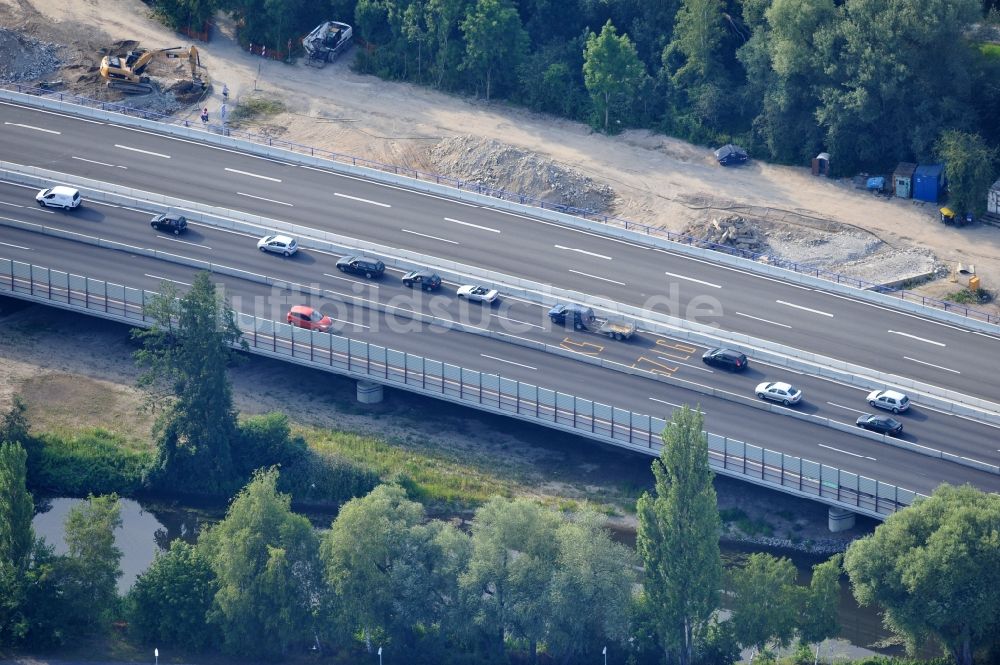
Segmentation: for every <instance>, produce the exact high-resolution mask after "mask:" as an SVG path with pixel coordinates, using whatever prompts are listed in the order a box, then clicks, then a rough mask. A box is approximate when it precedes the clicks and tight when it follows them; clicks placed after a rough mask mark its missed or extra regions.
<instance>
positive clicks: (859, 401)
mask: <svg viewBox="0 0 1000 665" xmlns="http://www.w3.org/2000/svg"><path fill="white" fill-rule="evenodd" d="M32 197H33V193H32V192H31V191H30V190H27V189H25V188H22V187H16V186H10V185H2V186H0V208H3V210H4V212H5V213H6V214H5V215H3V216H4V217H8V218H12V219H21V220H24V221H30V222H34V223H39V224H45V225H48V226H56V227H61V228H67V229H73V230H76V231H78V232H80V233H85V234H89V235H99V236H101V237H104V238H108V239H112V240H116V241H119V242H125V243H129V244H134V245H137V246H144V247H155V248H157V249H161V250H165V251H169V252H171V253H175V254H182V255H185V256H190V257H193V258H202V259H206V260H209V259H210V260H213V261H216V262H219V263H224V264H226V265H229V266H231V267H234V268H240V269H244V270H248V271H252V272H256V273H266V274H268V275H270V276H272V277H275V278H277V279H286V280H288V282H289V283H290V284H294V283H299V284H302V283H305V284H309V285H311V286H315V287H318V288H321V289H323V293H324V295H323V297H316V296H303V295H301V293H300V292H299V291H298V290H297V289H296V288H294V287H290V288H271V287H268V286H266V285H263V284H259V283H255V282H251V281H246V280H241V279H236V278H231V277H228V276H222V275H216V276H215V279H216V281H217V283H219V284H221V285H222V286H223V288H224V289H225V292H226V294H227V295H228V296H229V298H230V299H231V302H232V303H233V305H234V307H236V308H237V309H239V310H240V311H244V312H247V313H252V314H255V315H257V316H264V317H266V318H271V319H276V320H282V319H283V318H284V313H285V312H286V311H287V308H288V306H289V305H292V304H310V305H313V306H317V307H319V308H320V309H321V310H323V311H324V312H326V313H328V314H330V315H331V316H334V317H335V318H336V319H338V321H337V324H338V332H340V333H342V334H346V335H348V336H350V337H354V338H358V339H363V340H365V341H369V342H372V343H375V344H379V345H383V346H387V347H389V348H393V349H397V350H401V351H407V352H411V353H416V354H420V355H424V356H427V357H431V358H434V359H438V360H442V361H445V362H449V363H453V364H456V365H461V366H464V367H468V368H471V369H477V370H480V371H486V372H494V373H499V374H500V375H502V376H504V377H509V378H513V379H517V380H520V381H525V382H528V383H532V384H535V385H540V386H544V387H548V388H552V389H555V390H559V391H563V392H567V393H572V394H576V395H578V396H581V397H585V398H587V399H592V400H595V401H598V402H603V403H607V404H612V405H614V406H618V407H621V408H627V409H631V410H633V411H636V412H639V413H649V414H652V415H659V416H662V417H669V413H670V411H672V410H673V409H674V408H676V407H677V406H679V405H681V404H685V403H687V404H692V403H696V404H699V405H700V406H701V408H702V409H703V410H704V411H705V414H706V428H707V429H708V430H709V431H712V432H715V433H718V434H722V435H725V436H729V437H732V438H735V439H739V440H742V441H746V442H748V443H753V444H756V445H761V446H764V447H767V448H771V449H773V450H779V451H782V452H786V453H789V454H793V455H796V456H800V457H804V458H806V459H810V460H813V461H816V462H821V463H824V464H828V465H830V466H835V467H837V468H841V469H844V470H846V471H851V472H853V473H858V474H860V475H864V476H868V477H873V478H878V479H879V480H882V481H884V482H888V483H892V484H895V485H898V486H901V487H905V488H907V489H912V490H915V491H918V492H922V493H929V492H930V491H932V490H933V488H934V487H936V486H937V485H938V484H939V483H941V482H949V483H963V482H970V483H972V484H974V485H976V486H977V487H980V488H982V489H984V490H988V491H998V490H1000V477H998V476H995V475H993V474H988V473H985V472H980V471H976V470H974V469H970V468H967V467H963V466H960V465H957V464H954V463H951V462H945V461H941V460H936V459H933V458H929V457H925V456H920V455H917V454H914V453H912V452H908V451H905V450H901V449H898V448H894V447H891V446H887V445H885V444H882V443H880V442H876V441H871V440H869V439H867V438H864V437H861V436H856V435H853V434H852V433H850V432H839V431H835V430H832V429H830V428H827V427H823V426H820V425H816V424H813V423H809V422H803V421H800V420H798V419H794V418H791V417H786V416H782V415H780V414H776V413H769V412H767V411H761V410H759V409H755V408H752V407H750V406H748V405H746V404H743V403H739V402H733V401H728V400H723V399H718V398H711V397H708V396H705V395H696V394H693V393H692V392H691V391H690V390H687V389H686V388H684V387H683V385H675V384H671V383H663V382H660V381H654V380H651V379H649V378H645V377H641V376H632V375H627V374H623V373H620V372H614V371H613V370H608V369H602V368H600V367H595V366H592V365H590V364H586V363H581V362H579V361H576V360H574V359H573V358H565V357H561V356H557V355H554V354H550V353H545V352H542V351H538V350H535V349H532V348H527V347H524V346H519V345H515V344H510V343H506V342H501V341H497V340H493V339H490V338H487V337H484V336H481V335H476V334H472V333H468V332H458V331H445V330H442V329H440V328H437V327H428V326H426V325H424V324H420V323H417V322H415V321H413V320H412V319H411V318H410V317H408V316H407V315H406V313H405V311H403V310H405V309H407V308H411V309H418V310H425V311H428V312H431V313H433V314H435V315H436V316H442V317H450V318H452V319H454V320H458V321H463V322H465V323H468V324H469V325H475V326H481V327H497V326H500V327H501V328H502V327H503V326H504V325H510V324H509V321H508V323H505V324H502V321H503V319H501V318H500V317H506V318H507V319H508V320H516V321H517V322H519V323H520V324H521V330H523V332H521V333H519V334H523V336H524V338H525V339H530V340H538V341H545V342H546V343H549V344H552V345H560V346H562V347H563V348H565V349H568V350H575V351H577V352H581V353H584V352H586V353H593V352H594V349H593V348H590V347H587V346H584V345H595V346H601V347H602V348H601V350H600V351H599V352H597V353H599V354H600V355H601V357H606V358H608V359H613V360H617V361H619V362H623V363H629V360H630V359H631V360H633V361H635V362H638V361H639V359H640V358H643V357H647V356H650V355H652V354H653V353H657V354H658V355H659V356H660V357H661V358H666V359H668V360H669V361H670V362H672V363H674V365H673V366H676V371H675V372H674V376H677V377H683V378H685V379H686V380H697V381H698V382H700V383H704V384H711V385H716V386H719V387H724V388H726V389H728V390H732V392H733V393H734V394H742V395H744V396H746V398H747V400H753V399H755V398H754V397H753V396H752V389H753V385H754V384H755V383H756V382H757V381H758V380H762V379H763V378H768V379H773V378H787V377H785V376H774V374H775V373H776V372H778V371H779V370H776V369H774V368H769V367H766V366H764V365H761V364H757V363H754V364H752V366H751V369H750V370H749V371H748V372H747V373H745V374H744V375H732V374H729V373H727V372H721V371H715V370H712V369H710V368H707V367H704V366H702V365H701V363H700V353H701V351H702V349H695V348H692V347H690V346H684V345H683V344H680V343H677V342H675V341H671V340H669V339H667V338H664V337H658V336H652V335H650V334H649V333H640V335H639V337H638V338H637V339H636V340H634V341H633V342H613V341H612V340H608V339H605V338H603V337H600V338H598V337H596V336H593V335H590V334H587V333H582V334H581V333H576V332H574V331H568V330H564V329H561V328H555V329H553V328H552V326H551V325H546V324H547V318H545V316H544V311H543V310H542V309H541V308H539V307H538V306H536V305H533V304H528V303H523V302H518V301H515V300H512V299H509V298H508V299H505V301H504V303H503V304H501V305H499V306H497V307H494V308H490V307H486V306H483V305H479V304H473V303H467V302H464V301H458V300H457V299H456V298H455V297H454V285H452V284H445V285H444V287H443V288H442V290H441V292H439V293H436V294H433V295H430V294H421V293H420V292H419V291H411V290H410V289H406V288H404V287H402V285H401V284H400V282H399V275H398V273H392V272H388V273H387V274H386V276H385V277H384V279H382V280H380V281H379V282H377V283H370V282H367V281H366V280H364V279H363V278H355V277H351V276H345V275H342V274H340V273H338V272H337V271H336V268H335V267H334V264H335V262H336V259H337V258H338V257H336V256H331V255H329V254H326V253H323V252H318V251H315V250H302V251H300V252H299V254H297V255H296V256H293V257H289V258H284V257H281V256H275V255H270V254H268V255H264V254H261V253H260V252H258V251H257V250H256V247H255V240H256V239H255V238H253V237H250V236H245V235H242V234H235V233H231V232H227V231H220V230H218V229H212V228H209V227H205V226H201V225H192V228H191V230H190V231H189V232H188V233H187V234H185V235H184V236H181V237H179V238H175V237H174V236H170V235H165V234H162V233H157V232H155V231H154V230H152V229H151V228H150V227H149V224H148V218H149V215H148V214H146V213H140V212H136V211H132V210H128V209H124V208H118V207H113V206H105V205H99V204H86V205H85V206H84V207H82V208H81V209H78V210H75V211H72V212H69V213H64V212H62V211H50V210H43V209H39V208H36V207H34V205H33V201H32ZM18 206H22V207H18ZM0 255H3V256H6V257H7V258H13V259H16V260H20V261H27V262H32V263H37V264H39V265H45V266H48V267H53V268H58V269H60V270H64V271H67V272H74V273H80V274H86V275H87V276H90V277H94V278H98V279H104V280H108V281H112V282H115V283H121V284H126V285H129V286H133V287H136V288H146V289H152V290H157V289H159V288H160V287H161V284H162V282H163V281H164V280H168V281H173V282H175V283H177V284H178V285H179V286H180V287H181V288H182V289H183V287H184V285H186V284H189V283H190V281H191V279H192V276H193V274H194V271H193V269H191V268H188V267H185V266H181V265H177V264H173V263H170V262H166V261H161V260H157V259H153V258H149V257H145V256H141V255H131V254H128V253H125V252H121V251H116V250H109V249H102V248H98V247H94V246H91V245H82V244H80V243H78V242H74V241H71V240H66V239H61V238H55V237H51V236H45V235H41V234H38V233H34V232H30V231H22V230H17V229H12V228H9V227H0ZM303 277H308V279H303ZM344 296H352V297H353V296H360V297H362V298H366V299H369V300H377V301H379V302H381V303H383V304H384V305H385V304H387V305H391V306H393V307H397V308H399V309H398V310H396V311H402V314H401V315H399V316H393V315H386V314H383V313H380V312H377V311H375V310H374V309H372V308H370V307H364V306H361V307H358V306H354V305H349V304H345V302H344V300H345V298H344ZM53 311H54V312H55V311H57V310H53ZM536 326H537V327H536ZM416 332H419V333H421V334H413V333H416ZM595 340H596V341H595ZM574 345H577V346H576V347H574ZM682 347H683V348H682ZM660 362H664V364H665V362H666V361H662V360H661V361H660ZM637 366H641V365H637ZM795 381H796V383H798V384H800V385H801V386H802V389H803V390H804V391H805V394H806V400H807V401H806V403H804V404H803V405H801V406H800V407H798V408H800V409H803V410H807V411H811V410H816V411H817V412H820V411H823V415H827V416H828V417H834V416H835V415H836V414H835V412H834V411H832V410H833V409H835V408H837V407H835V406H831V404H839V405H840V408H842V409H845V410H848V413H849V416H848V418H839V419H840V420H842V421H844V422H851V421H853V417H854V413H853V411H854V410H859V411H860V410H862V409H864V410H867V408H866V405H865V403H864V400H863V394H862V393H861V391H858V390H857V389H854V388H849V387H846V386H840V385H838V384H835V383H831V382H826V381H820V380H817V379H814V378H812V377H807V376H800V377H796V379H795ZM813 394H815V395H816V397H815V398H813V397H811V396H812V395H813ZM820 394H823V399H824V400H827V401H828V402H829V403H827V404H824V402H823V401H821V400H820V399H818V398H819V396H820ZM831 395H832V396H833V397H832V398H831ZM900 420H902V421H903V422H904V425H905V427H906V430H907V431H906V436H907V437H912V438H911V440H913V441H914V442H919V443H921V444H922V445H928V446H931V445H934V446H935V447H945V444H947V445H948V446H950V448H949V450H950V451H951V452H955V453H956V454H961V455H967V456H969V457H973V458H975V459H981V460H983V461H987V462H991V463H997V461H998V459H1000V457H998V454H997V453H998V452H1000V451H997V450H996V446H993V447H992V450H990V449H986V448H985V446H984V443H985V442H988V441H995V439H996V436H995V429H996V428H993V427H991V426H989V425H984V424H981V423H976V422H972V421H969V420H966V419H963V418H955V417H952V416H947V415H946V414H942V413H937V412H933V411H931V410H929V409H926V407H921V406H919V405H916V406H914V407H912V408H911V411H910V412H908V413H907V414H903V415H901V416H900ZM939 438H940V441H938V439H939Z"/></svg>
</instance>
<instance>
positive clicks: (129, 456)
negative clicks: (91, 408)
mask: <svg viewBox="0 0 1000 665" xmlns="http://www.w3.org/2000/svg"><path fill="white" fill-rule="evenodd" d="M27 448H28V455H29V457H28V482H29V484H30V485H31V486H32V487H40V488H45V489H49V490H54V491H56V492H58V493H60V494H68V495H70V496H87V495H88V494H110V493H111V492H117V493H118V494H120V495H123V496H131V495H134V494H135V493H137V492H138V491H139V490H140V489H142V479H143V476H144V475H145V473H146V470H147V469H149V467H150V465H151V464H152V463H153V460H154V458H155V452H154V451H152V450H150V449H149V448H146V449H144V450H136V449H134V448H133V447H131V446H130V445H128V443H127V442H126V441H124V440H123V439H122V438H121V437H119V436H117V435H115V434H113V433H112V432H108V431H107V430H103V429H100V428H94V429H88V430H85V431H83V432H80V433H78V434H76V435H74V436H71V437H60V436H57V435H55V434H42V435H40V436H37V437H35V438H34V440H33V441H31V442H30V443H29V444H28V446H27Z"/></svg>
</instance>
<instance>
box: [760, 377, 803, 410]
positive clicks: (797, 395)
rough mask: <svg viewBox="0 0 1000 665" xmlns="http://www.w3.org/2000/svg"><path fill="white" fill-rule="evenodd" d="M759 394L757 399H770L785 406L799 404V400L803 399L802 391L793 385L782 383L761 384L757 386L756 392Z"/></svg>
mask: <svg viewBox="0 0 1000 665" xmlns="http://www.w3.org/2000/svg"><path fill="white" fill-rule="evenodd" d="M754 392H755V393H757V397H759V398H761V399H769V400H773V401H775V402H781V403H782V404H784V405H785V406H789V405H790V404H798V403H799V400H801V399H802V391H801V390H799V389H798V388H796V387H795V386H793V385H790V384H788V383H782V382H780V381H777V382H772V383H768V382H765V383H761V384H758V385H757V388H756V389H755V390H754Z"/></svg>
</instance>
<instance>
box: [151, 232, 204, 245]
mask: <svg viewBox="0 0 1000 665" xmlns="http://www.w3.org/2000/svg"><path fill="white" fill-rule="evenodd" d="M161 234H162V231H161V232H160V233H158V234H157V235H156V237H157V238H160V239H161V240H169V241H170V242H179V243H181V244H182V245H192V246H194V247H204V248H205V249H212V248H211V247H209V246H208V245H201V244H198V243H196V242H190V241H188V240H180V239H178V238H171V237H170V236H167V235H161Z"/></svg>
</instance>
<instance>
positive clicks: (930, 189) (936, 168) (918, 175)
mask: <svg viewBox="0 0 1000 665" xmlns="http://www.w3.org/2000/svg"><path fill="white" fill-rule="evenodd" d="M942 192H944V164H922V165H920V166H918V167H917V170H916V171H914V172H913V198H915V199H917V200H918V201H928V202H930V203H937V202H938V199H939V198H940V197H941V194H942Z"/></svg>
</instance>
